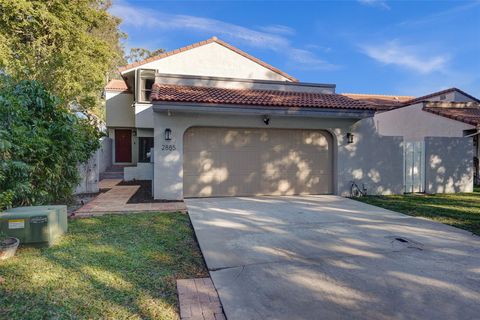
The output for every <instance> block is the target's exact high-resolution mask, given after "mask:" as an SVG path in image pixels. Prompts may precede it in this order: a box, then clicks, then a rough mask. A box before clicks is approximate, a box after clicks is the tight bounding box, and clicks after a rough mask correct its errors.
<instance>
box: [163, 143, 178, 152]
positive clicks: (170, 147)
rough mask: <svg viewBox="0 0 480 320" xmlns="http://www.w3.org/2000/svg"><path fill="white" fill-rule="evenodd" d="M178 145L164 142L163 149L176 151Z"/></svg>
mask: <svg viewBox="0 0 480 320" xmlns="http://www.w3.org/2000/svg"><path fill="white" fill-rule="evenodd" d="M175 150H177V147H176V146H175V145H174V144H162V151H175Z"/></svg>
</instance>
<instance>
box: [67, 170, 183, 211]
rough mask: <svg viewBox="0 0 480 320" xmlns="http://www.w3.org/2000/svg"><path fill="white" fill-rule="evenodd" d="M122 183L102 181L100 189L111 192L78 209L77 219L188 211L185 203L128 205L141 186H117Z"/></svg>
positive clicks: (108, 180)
mask: <svg viewBox="0 0 480 320" xmlns="http://www.w3.org/2000/svg"><path fill="white" fill-rule="evenodd" d="M105 180H107V181H105ZM110 180H114V181H110ZM120 181H121V180H120ZM120 181H118V179H104V180H102V181H100V188H110V190H109V191H107V192H104V193H100V194H99V195H98V196H97V197H96V198H95V199H93V200H92V201H90V202H88V203H87V204H85V205H84V206H82V207H81V208H79V209H77V210H76V211H75V217H79V218H80V217H90V216H97V215H103V214H107V213H130V212H149V211H160V212H170V211H186V206H185V203H184V202H165V203H163V202H152V203H127V202H128V200H129V199H130V198H131V197H132V196H133V195H134V194H135V192H136V191H137V190H138V188H139V186H119V185H117V184H118V183H119V182H120Z"/></svg>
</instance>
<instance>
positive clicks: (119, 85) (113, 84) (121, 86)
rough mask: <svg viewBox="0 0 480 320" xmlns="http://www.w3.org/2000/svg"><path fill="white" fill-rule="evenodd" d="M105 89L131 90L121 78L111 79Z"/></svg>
mask: <svg viewBox="0 0 480 320" xmlns="http://www.w3.org/2000/svg"><path fill="white" fill-rule="evenodd" d="M105 90H108V91H119V92H123V91H129V90H128V87H127V84H126V83H125V81H123V80H119V79H112V80H110V82H109V83H108V84H107V85H106V86H105Z"/></svg>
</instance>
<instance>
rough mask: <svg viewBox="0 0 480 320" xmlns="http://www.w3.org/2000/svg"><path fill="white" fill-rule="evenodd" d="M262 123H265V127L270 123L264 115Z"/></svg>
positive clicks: (268, 118)
mask: <svg viewBox="0 0 480 320" xmlns="http://www.w3.org/2000/svg"><path fill="white" fill-rule="evenodd" d="M263 123H265V125H267V126H268V124H269V123H270V117H269V116H267V115H264V116H263Z"/></svg>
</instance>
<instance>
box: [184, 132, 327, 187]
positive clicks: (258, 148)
mask: <svg viewBox="0 0 480 320" xmlns="http://www.w3.org/2000/svg"><path fill="white" fill-rule="evenodd" d="M332 163H333V156H332V141H331V136H330V135H329V134H328V133H326V132H324V131H317V130H287V129H285V130H284V129H245V128H201V127H198V128H190V129H188V130H187V132H185V135H184V164H183V179H184V180H183V181H184V196H185V197H214V196H249V195H293V194H328V193H332V185H333V183H332V180H333V173H332V172H333V166H332Z"/></svg>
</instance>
